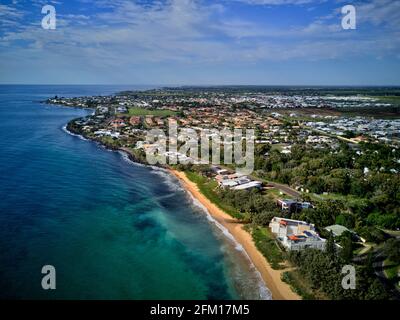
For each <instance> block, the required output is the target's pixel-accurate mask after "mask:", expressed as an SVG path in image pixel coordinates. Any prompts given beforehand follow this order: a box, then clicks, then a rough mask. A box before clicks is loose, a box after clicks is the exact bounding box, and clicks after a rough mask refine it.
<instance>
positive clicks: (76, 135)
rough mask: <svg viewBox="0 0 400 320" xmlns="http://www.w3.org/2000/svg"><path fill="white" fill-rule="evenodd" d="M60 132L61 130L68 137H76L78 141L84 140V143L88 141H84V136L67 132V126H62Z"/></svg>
mask: <svg viewBox="0 0 400 320" xmlns="http://www.w3.org/2000/svg"><path fill="white" fill-rule="evenodd" d="M62 130H63V131H64V132H65V133H67V134H69V135H70V136H73V137H78V138H79V139H81V140H84V141H89V140H88V139H86V138H85V137H84V136H82V135H80V134H76V133H73V132H71V131H69V130H68V129H67V125H65V126H63V127H62Z"/></svg>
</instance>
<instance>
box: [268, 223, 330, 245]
mask: <svg viewBox="0 0 400 320" xmlns="http://www.w3.org/2000/svg"><path fill="white" fill-rule="evenodd" d="M269 228H270V229H271V232H272V233H273V234H275V235H276V237H277V239H278V241H279V242H280V243H281V244H282V245H283V246H284V247H285V248H286V249H288V250H303V249H307V248H313V249H320V250H325V243H326V239H323V238H321V237H320V236H319V234H318V233H317V232H316V231H315V227H314V225H313V224H310V223H307V222H305V221H300V220H292V219H285V218H279V217H274V218H273V219H272V220H271V222H270V224H269Z"/></svg>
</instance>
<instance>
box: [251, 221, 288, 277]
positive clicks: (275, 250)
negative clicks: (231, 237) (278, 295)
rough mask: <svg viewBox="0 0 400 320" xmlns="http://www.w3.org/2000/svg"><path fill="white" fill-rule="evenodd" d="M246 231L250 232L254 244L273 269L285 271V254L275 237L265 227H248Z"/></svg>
mask: <svg viewBox="0 0 400 320" xmlns="http://www.w3.org/2000/svg"><path fill="white" fill-rule="evenodd" d="M245 228H246V230H247V231H249V232H250V234H251V235H252V237H253V240H254V243H255V244H256V247H257V249H258V250H260V252H261V253H262V254H263V256H264V257H265V258H266V259H267V260H268V262H269V263H270V264H271V267H272V268H273V269H276V270H278V269H283V268H284V267H285V266H283V265H282V264H283V263H284V262H285V257H284V252H283V251H282V250H281V249H280V248H279V247H278V245H277V244H276V242H275V238H274V236H273V235H272V234H271V232H270V231H269V230H268V229H267V228H265V227H259V226H253V225H247V226H246V227H245Z"/></svg>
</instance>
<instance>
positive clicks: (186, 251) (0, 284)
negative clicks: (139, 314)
mask: <svg viewBox="0 0 400 320" xmlns="http://www.w3.org/2000/svg"><path fill="white" fill-rule="evenodd" d="M124 89H132V86H126V87H116V86H0V164H1V165H0V199H1V200H0V289H1V290H0V297H1V298H18V299H27V298H29V299H259V298H268V297H269V293H268V290H267V289H266V288H265V287H264V286H263V285H262V283H261V282H260V277H259V275H258V274H257V272H256V271H255V270H254V267H253V266H252V265H251V263H250V262H249V260H248V259H247V258H246V256H245V255H244V254H243V252H242V251H241V250H240V247H238V245H237V244H235V243H234V242H233V241H232V240H230V239H229V237H226V235H224V232H223V230H221V228H218V226H216V225H215V223H213V221H211V219H210V217H209V216H207V214H206V213H205V212H204V210H202V209H201V208H200V207H199V206H197V205H196V204H195V203H194V202H193V200H192V199H191V198H190V196H188V194H187V193H186V192H185V191H184V190H183V189H182V188H181V187H180V185H179V183H178V182H177V181H176V180H175V178H173V177H171V176H170V175H168V174H167V173H165V172H164V171H161V170H156V169H151V168H148V167H145V166H141V165H137V164H133V163H131V162H130V161H129V160H127V158H126V156H125V155H123V154H121V153H117V152H111V151H108V150H105V149H104V148H102V147H101V146H99V145H97V144H95V143H93V142H91V141H85V140H83V139H80V138H79V137H76V136H72V135H69V134H68V133H67V132H66V131H65V130H63V127H64V126H65V124H66V123H67V122H68V121H69V120H70V119H73V118H77V117H81V116H84V115H86V114H88V113H89V112H90V111H88V110H81V109H74V108H66V107H57V106H47V105H44V104H41V103H40V101H42V100H44V99H46V98H48V97H51V96H54V95H59V96H80V95H97V94H103V95H106V94H111V93H114V92H117V91H119V90H124ZM44 265H53V266H54V267H55V268H56V275H57V277H56V280H57V288H56V290H47V291H46V290H43V289H42V287H41V279H42V277H43V275H42V274H41V269H42V266H44Z"/></svg>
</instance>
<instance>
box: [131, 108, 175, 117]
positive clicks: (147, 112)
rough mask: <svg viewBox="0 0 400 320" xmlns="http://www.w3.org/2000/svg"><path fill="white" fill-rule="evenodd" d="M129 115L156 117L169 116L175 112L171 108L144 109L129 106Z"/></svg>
mask: <svg viewBox="0 0 400 320" xmlns="http://www.w3.org/2000/svg"><path fill="white" fill-rule="evenodd" d="M128 113H129V115H130V116H156V117H171V116H175V115H176V114H177V113H176V112H174V111H171V110H156V109H145V108H129V111H128Z"/></svg>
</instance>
